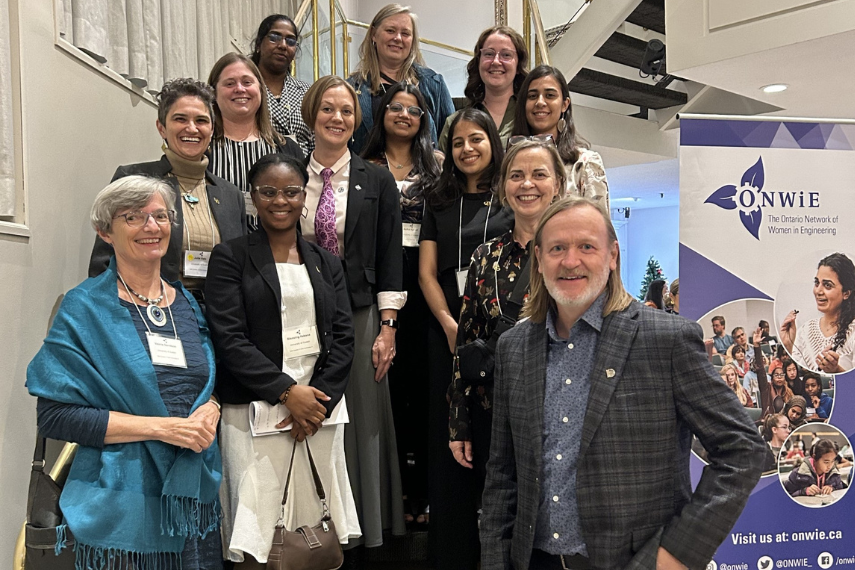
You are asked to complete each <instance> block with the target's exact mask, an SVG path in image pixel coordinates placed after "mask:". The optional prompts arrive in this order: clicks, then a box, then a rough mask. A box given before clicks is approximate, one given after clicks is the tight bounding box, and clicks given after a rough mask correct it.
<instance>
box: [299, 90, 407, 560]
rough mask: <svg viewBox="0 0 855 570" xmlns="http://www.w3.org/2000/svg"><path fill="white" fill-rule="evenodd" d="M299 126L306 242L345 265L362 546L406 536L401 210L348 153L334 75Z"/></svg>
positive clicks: (390, 190) (388, 182)
mask: <svg viewBox="0 0 855 570" xmlns="http://www.w3.org/2000/svg"><path fill="white" fill-rule="evenodd" d="M301 111H302V114H303V121H304V122H305V123H306V124H307V125H309V127H310V128H312V130H313V131H314V133H315V150H314V151H312V154H311V155H310V157H309V169H308V170H309V183H308V185H307V186H306V190H307V193H308V194H307V197H306V210H305V211H304V214H305V217H303V218H301V221H300V223H301V229H302V235H303V237H304V238H305V239H306V240H308V241H312V242H315V243H317V244H318V245H319V246H321V247H323V248H324V249H326V250H327V251H329V252H331V253H333V254H334V255H336V256H338V257H340V258H341V259H342V263H343V264H344V269H345V277H346V278H347V284H348V290H349V292H350V304H351V308H352V309H353V324H354V330H355V332H356V342H355V346H354V354H353V368H352V370H351V374H350V381H349V383H348V386H347V392H346V395H347V409H348V413H349V415H350V423H349V424H348V425H347V427H346V428H345V450H346V455H347V471H348V474H349V475H350V480H351V485H352V487H353V494H354V496H355V498H356V507H357V510H358V512H359V523H360V526H361V527H362V534H363V540H364V544H365V546H367V547H375V546H380V545H382V544H383V531H384V530H391V532H392V534H396V535H403V534H404V533H405V532H406V528H405V527H404V505H403V500H402V492H401V473H400V471H399V470H398V453H397V450H396V444H395V427H394V424H393V422H392V406H391V401H390V398H389V384H388V381H387V377H386V373H387V372H388V370H389V366H390V365H391V364H392V358H393V357H394V356H395V332H396V329H397V326H398V321H397V318H398V310H399V309H400V308H402V307H403V306H404V303H405V301H406V298H407V297H406V293H404V292H403V290H402V283H401V279H402V273H403V268H402V264H403V256H402V251H401V239H402V237H401V207H400V198H399V195H398V187H397V186H396V185H395V178H394V177H393V176H392V174H391V173H390V172H389V171H388V170H387V169H385V168H381V167H380V166H377V165H376V164H371V163H370V162H368V161H366V160H363V159H362V158H360V157H359V156H357V155H356V154H352V153H351V151H350V150H348V146H347V144H348V141H349V140H350V138H351V136H352V135H353V130H354V128H355V126H356V125H358V124H359V123H360V119H361V114H360V113H361V111H360V108H359V104H358V101H357V95H356V92H355V91H354V90H353V87H351V86H350V85H349V84H348V83H347V82H345V80H343V79H341V78H340V77H336V76H334V75H329V76H326V77H322V78H320V79H319V80H317V81H316V82H315V83H314V84H313V85H312V86H311V87H310V88H309V90H308V91H307V92H306V96H305V97H304V98H303V107H302V109H301Z"/></svg>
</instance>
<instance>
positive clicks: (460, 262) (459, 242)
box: [457, 195, 493, 271]
mask: <svg viewBox="0 0 855 570" xmlns="http://www.w3.org/2000/svg"><path fill="white" fill-rule="evenodd" d="M492 208H493V196H492V195H491V196H490V204H489V205H488V206H487V219H486V220H484V238H483V239H482V240H481V243H484V242H486V241H487V224H489V223H490V211H491V210H492ZM462 270H463V196H461V197H460V221H459V222H458V226H457V271H462Z"/></svg>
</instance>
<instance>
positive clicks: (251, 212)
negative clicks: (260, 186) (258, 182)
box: [243, 192, 258, 216]
mask: <svg viewBox="0 0 855 570" xmlns="http://www.w3.org/2000/svg"><path fill="white" fill-rule="evenodd" d="M243 202H244V204H245V205H246V215H247V216H255V215H257V214H258V212H257V211H256V209H255V204H253V203H252V194H250V193H249V192H244V194H243Z"/></svg>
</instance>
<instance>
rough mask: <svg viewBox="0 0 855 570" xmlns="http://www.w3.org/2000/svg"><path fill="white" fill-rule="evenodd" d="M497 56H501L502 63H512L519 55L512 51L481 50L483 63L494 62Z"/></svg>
mask: <svg viewBox="0 0 855 570" xmlns="http://www.w3.org/2000/svg"><path fill="white" fill-rule="evenodd" d="M497 55H498V56H499V61H501V62H502V63H510V62H512V61H513V60H515V59H516V58H517V54H515V53H514V52H512V51H496V50H494V49H482V50H481V60H482V61H493V60H494V59H496V56H497Z"/></svg>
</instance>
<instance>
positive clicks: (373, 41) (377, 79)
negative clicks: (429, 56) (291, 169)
mask: <svg viewBox="0 0 855 570" xmlns="http://www.w3.org/2000/svg"><path fill="white" fill-rule="evenodd" d="M347 81H348V83H350V84H351V85H352V86H353V88H354V89H355V90H356V94H357V96H358V97H359V108H360V110H361V112H362V121H361V122H360V124H358V125H356V132H354V134H353V141H352V142H351V145H350V147H351V149H353V151H354V152H355V153H361V152H362V150H363V149H364V148H365V143H366V142H367V139H368V133H370V132H371V129H372V128H373V127H374V123H375V117H377V116H379V111H380V99H381V98H382V97H383V95H384V94H386V91H387V90H388V89H389V88H390V87H391V86H392V85H394V84H395V83H398V82H406V83H411V84H413V85H416V86H417V87H418V88H419V91H421V93H422V95H423V96H424V98H425V107H424V109H422V110H423V111H424V112H425V114H426V120H427V126H428V133H429V134H430V138H431V141H433V142H434V143H436V140H437V135H438V134H439V130H440V129H441V128H442V125H444V124H445V120H446V118H447V117H448V116H449V115H450V114H452V113H453V112H454V103H453V102H452V100H451V94H450V93H449V92H448V86H447V85H446V84H445V79H443V78H442V75H440V74H439V73H437V72H436V71H434V70H433V69H431V68H429V67H427V66H425V62H424V59H423V58H422V52H421V49H420V46H419V28H418V26H417V25H416V15H415V14H414V13H412V12H411V11H410V8H409V7H407V6H401V5H400V4H389V5H387V6H384V7H383V8H381V9H380V11H379V12H377V14H376V15H375V16H374V19H373V20H371V25H370V26H368V31H367V32H366V34H365V39H364V40H362V44H361V45H360V46H359V64H358V65H357V66H356V71H355V72H354V73H353V75H351V76H350V77H349V78H348V79H347Z"/></svg>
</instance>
